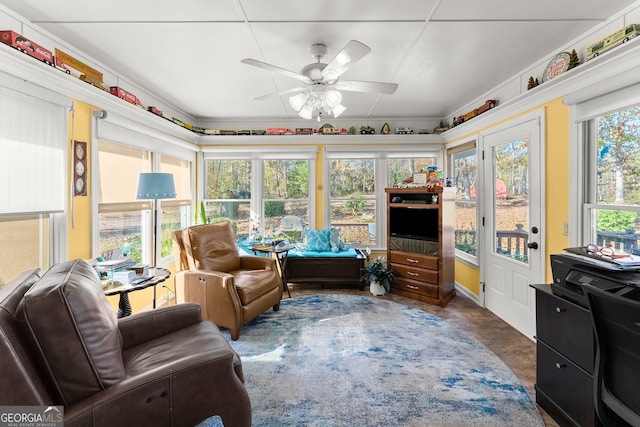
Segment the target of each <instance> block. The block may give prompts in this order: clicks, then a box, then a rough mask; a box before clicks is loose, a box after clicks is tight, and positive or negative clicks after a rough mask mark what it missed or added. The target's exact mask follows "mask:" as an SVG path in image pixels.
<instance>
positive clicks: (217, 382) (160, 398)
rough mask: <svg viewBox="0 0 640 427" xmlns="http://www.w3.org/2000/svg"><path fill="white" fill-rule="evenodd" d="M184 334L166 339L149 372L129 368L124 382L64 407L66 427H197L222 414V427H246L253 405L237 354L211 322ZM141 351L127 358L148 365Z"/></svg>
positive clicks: (140, 364) (142, 350)
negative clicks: (180, 426) (194, 426)
mask: <svg viewBox="0 0 640 427" xmlns="http://www.w3.org/2000/svg"><path fill="white" fill-rule="evenodd" d="M187 330H188V331H187V332H186V333H182V334H181V333H180V332H178V333H177V335H176V336H175V338H172V339H169V340H167V342H166V343H168V342H171V343H173V344H174V346H171V348H169V347H167V349H166V351H162V353H163V355H164V360H165V361H164V362H162V363H160V362H158V359H162V357H160V356H159V357H158V358H156V359H154V360H152V361H151V363H155V364H156V366H154V367H153V369H136V368H131V369H130V370H129V375H128V377H127V378H126V379H125V380H124V381H122V382H120V383H118V384H115V385H113V386H111V387H107V388H105V389H104V390H102V391H100V392H98V393H95V394H94V395H92V396H90V397H88V398H86V399H84V400H81V401H78V402H76V403H74V404H72V405H70V406H67V407H65V411H64V418H65V419H64V424H65V426H67V427H74V426H82V427H99V426H104V427H107V426H114V425H142V426H143V425H195V424H196V423H198V422H200V421H202V420H204V419H205V418H208V417H210V416H213V415H220V416H221V418H222V420H223V422H224V425H225V427H227V426H228V427H232V426H239V427H245V426H246V427H249V426H250V425H251V403H250V400H249V396H248V394H247V392H246V389H245V387H244V384H243V383H242V379H241V377H240V376H239V375H238V373H237V368H236V366H235V365H236V364H237V363H239V362H238V359H237V355H236V354H235V352H234V351H233V350H232V349H231V347H230V346H229V344H228V343H227V342H226V340H225V338H224V337H223V336H222V335H221V334H220V332H219V331H218V330H217V328H216V327H215V326H214V325H212V324H211V323H209V322H201V324H199V325H196V326H192V327H189V328H187ZM166 343H165V344H164V345H166ZM143 347H144V346H143ZM158 350H161V349H158ZM132 351H136V350H135V349H133V350H132ZM140 351H141V353H142V354H141V355H140V358H138V357H137V356H135V355H130V359H133V360H134V362H133V363H134V364H136V365H137V366H138V367H141V366H143V365H144V364H146V363H148V362H149V361H148V360H147V359H148V357H144V358H143V357H142V356H143V355H145V354H146V352H145V349H141V350H140Z"/></svg>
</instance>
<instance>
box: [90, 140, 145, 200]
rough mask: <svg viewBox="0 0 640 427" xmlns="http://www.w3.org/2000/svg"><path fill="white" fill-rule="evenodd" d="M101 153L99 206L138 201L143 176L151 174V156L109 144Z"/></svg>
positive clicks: (100, 149)
mask: <svg viewBox="0 0 640 427" xmlns="http://www.w3.org/2000/svg"><path fill="white" fill-rule="evenodd" d="M98 150H99V153H98V164H99V171H100V178H99V183H100V197H101V199H100V203H122V202H132V201H135V200H136V191H137V190H138V178H139V176H140V173H142V172H151V161H150V153H149V152H148V151H143V150H139V149H137V148H133V147H127V146H125V145H120V144H113V143H111V142H106V141H100V143H99V145H98Z"/></svg>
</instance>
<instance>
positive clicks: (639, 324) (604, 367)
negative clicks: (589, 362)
mask: <svg viewBox="0 0 640 427" xmlns="http://www.w3.org/2000/svg"><path fill="white" fill-rule="evenodd" d="M583 289H584V292H585V294H586V296H587V299H588V301H589V309H590V310H591V319H592V321H593V327H594V330H595V335H596V343H597V352H596V366H595V370H594V380H595V381H594V403H595V407H596V412H597V414H598V417H599V418H600V420H601V421H602V423H603V424H604V425H605V426H616V425H623V426H625V425H632V426H640V301H637V300H635V299H632V298H628V297H625V296H623V295H617V294H614V293H610V292H605V291H602V290H600V289H598V288H596V287H594V286H591V285H583ZM631 289H633V288H631ZM636 291H637V289H636ZM634 293H635V291H634ZM629 296H631V295H629Z"/></svg>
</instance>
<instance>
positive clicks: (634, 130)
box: [596, 107, 640, 205]
mask: <svg viewBox="0 0 640 427" xmlns="http://www.w3.org/2000/svg"><path fill="white" fill-rule="evenodd" d="M597 150H598V151H597V156H596V159H597V170H596V179H597V186H596V190H597V191H596V203H598V204H632V205H638V204H640V179H638V176H640V107H632V108H628V109H625V110H622V111H616V112H613V113H611V114H607V115H605V116H602V117H600V118H599V119H598V146H597Z"/></svg>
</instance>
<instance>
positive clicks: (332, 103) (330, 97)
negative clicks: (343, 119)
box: [324, 89, 342, 109]
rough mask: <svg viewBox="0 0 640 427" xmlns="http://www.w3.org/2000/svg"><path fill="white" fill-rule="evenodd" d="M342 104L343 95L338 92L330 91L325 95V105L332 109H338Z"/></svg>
mask: <svg viewBox="0 0 640 427" xmlns="http://www.w3.org/2000/svg"><path fill="white" fill-rule="evenodd" d="M341 102H342V93H340V92H339V91H337V90H333V89H330V90H328V91H326V92H325V94H324V103H326V104H327V105H328V106H329V107H330V108H331V109H333V108H335V107H337V106H338V105H340V103H341Z"/></svg>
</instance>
